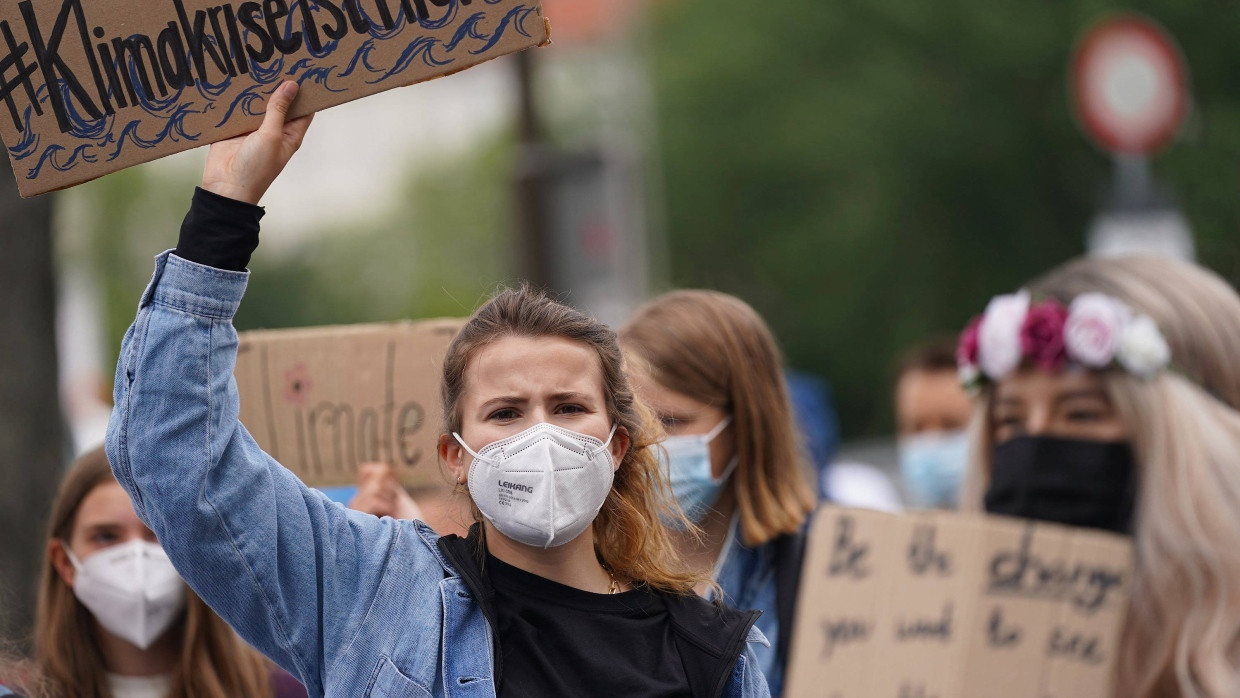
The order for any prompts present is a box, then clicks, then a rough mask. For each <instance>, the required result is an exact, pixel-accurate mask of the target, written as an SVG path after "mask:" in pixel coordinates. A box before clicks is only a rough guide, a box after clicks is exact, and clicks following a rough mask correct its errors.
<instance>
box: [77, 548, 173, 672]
mask: <svg viewBox="0 0 1240 698" xmlns="http://www.w3.org/2000/svg"><path fill="white" fill-rule="evenodd" d="M65 552H66V553H68V555H69V561H70V562H72V563H73V568H74V569H75V570H77V574H76V575H74V577H73V593H74V595H75V596H77V598H78V601H81V602H82V605H83V606H85V607H86V608H87V610H89V611H90V612H91V613H92V614H94V616H95V620H97V621H99V624H100V625H102V626H103V627H104V628H106V629H107V630H108V632H110V633H112V634H113V635H116V636H117V637H120V638H122V639H124V640H126V641H128V642H130V643H132V644H133V645H135V646H136V647H139V648H141V649H148V648H149V647H150V646H151V644H152V643H154V642H155V640H157V639H159V637H160V636H161V635H163V634H164V632H165V631H166V630H168V628H169V627H170V626H171V625H172V623H173V622H174V621H175V620H176V619H177V618H178V617H179V616H180V614H181V611H182V610H183V609H184V608H185V582H183V581H181V577H180V576H179V575H177V571H176V569H174V568H173V567H172V563H171V562H170V561H169V560H168V555H167V554H166V553H165V552H164V549H163V548H161V547H159V545H158V544H157V543H148V542H147V541H144V540H132V541H129V542H128V543H122V544H120V545H114V546H111V547H108V548H104V549H103V550H100V551H99V552H96V553H94V554H92V555H90V556H89V557H87V558H86V559H85V560H83V561H79V560H78V559H77V557H76V556H75V555H74V554H73V551H72V550H70V549H69V546H68V545H67V544H66V545H65Z"/></svg>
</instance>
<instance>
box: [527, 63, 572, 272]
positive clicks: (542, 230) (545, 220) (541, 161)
mask: <svg viewBox="0 0 1240 698" xmlns="http://www.w3.org/2000/svg"><path fill="white" fill-rule="evenodd" d="M516 69H517V91H518V95H519V104H518V108H519V110H518V128H517V134H518V139H519V154H518V161H517V177H516V194H517V244H518V247H519V250H518V258H519V259H520V260H521V268H520V270H519V271H520V274H521V276H522V277H523V278H525V279H526V280H527V281H529V282H530V283H532V284H534V285H535V286H536V287H538V288H546V289H548V290H551V291H553V292H556V291H563V290H564V289H558V288H555V283H554V282H555V279H554V261H553V255H554V250H553V249H552V246H551V231H550V217H549V215H548V210H547V209H548V204H549V196H548V193H547V183H548V178H549V175H550V173H549V172H548V155H547V147H546V142H545V140H544V135H543V131H542V124H541V122H540V120H539V117H538V105H537V103H536V101H535V100H536V97H535V92H534V80H535V65H534V54H533V52H532V51H522V52H521V53H518V54H517V55H516Z"/></svg>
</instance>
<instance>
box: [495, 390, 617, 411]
mask: <svg viewBox="0 0 1240 698" xmlns="http://www.w3.org/2000/svg"><path fill="white" fill-rule="evenodd" d="M550 398H551V400H552V401H553V402H567V401H573V400H575V401H577V402H587V403H593V402H594V398H593V397H591V396H590V395H587V394H585V393H579V392H577V391H575V390H565V391H562V392H558V393H554V394H552V395H551V396H550ZM527 402H529V398H527V397H523V396H520V395H501V396H499V397H494V398H491V399H490V400H487V401H486V402H484V403H482V405H481V406H480V407H479V408H478V409H479V410H482V411H487V410H490V409H493V408H495V407H499V406H501V405H524V404H525V403H527Z"/></svg>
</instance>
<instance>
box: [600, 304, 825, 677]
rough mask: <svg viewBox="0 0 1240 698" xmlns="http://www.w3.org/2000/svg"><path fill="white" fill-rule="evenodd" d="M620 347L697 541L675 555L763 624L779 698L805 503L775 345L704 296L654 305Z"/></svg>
mask: <svg viewBox="0 0 1240 698" xmlns="http://www.w3.org/2000/svg"><path fill="white" fill-rule="evenodd" d="M620 336H621V343H622V344H623V346H624V348H625V353H626V357H627V358H628V360H629V366H630V375H631V377H632V380H633V382H634V385H635V386H636V387H637V389H638V393H639V394H640V395H641V397H642V399H643V400H644V401H645V402H646V403H647V404H649V405H650V406H651V407H652V408H653V409H654V410H655V412H656V413H657V414H658V416H659V418H660V420H662V422H663V428H664V429H665V430H666V431H667V433H668V435H669V436H668V438H667V440H666V441H665V442H664V443H663V444H662V450H661V452H662V453H663V454H664V455H665V456H666V458H667V462H666V464H665V467H666V468H667V471H668V476H669V479H670V480H671V485H672V493H673V494H674V495H675V496H676V499H677V501H678V503H679V505H680V508H681V509H682V511H684V513H685V515H686V516H687V517H688V518H689V519H690V520H692V521H693V522H694V523H695V524H696V525H697V527H698V529H699V530H698V531H694V532H690V531H686V530H683V529H681V530H680V531H678V533H677V535H676V537H675V539H676V543H677V545H678V547H679V548H680V550H681V553H682V555H683V557H684V558H685V559H686V560H687V561H688V562H689V564H690V565H691V566H692V567H693V568H694V569H695V570H696V571H698V572H699V573H701V574H702V575H703V576H704V577H709V578H711V579H713V580H714V581H715V582H716V583H717V584H718V585H719V588H720V589H721V590H722V591H723V600H724V601H725V602H726V603H728V604H729V605H733V606H736V607H737V608H756V609H759V610H761V611H762V612H763V615H762V617H761V618H760V619H759V620H758V626H759V627H760V628H761V629H762V632H763V633H764V634H765V635H766V636H767V637H768V638H769V639H770V640H771V642H772V645H771V646H770V647H758V648H755V651H756V653H757V656H758V660H759V661H760V662H762V671H763V673H765V674H766V678H767V681H768V682H769V684H770V687H771V693H772V695H778V694H780V693H781V692H782V686H783V674H784V666H785V664H786V661H787V655H788V644H789V640H790V638H791V637H792V635H791V631H792V619H793V617H794V610H795V608H796V595H797V588H798V582H799V580H800V571H801V559H802V556H803V554H804V547H805V546H804V540H805V537H804V527H805V522H806V519H807V517H808V516H809V512H810V511H811V510H812V509H813V507H814V495H813V491H812V490H811V489H810V486H809V484H808V482H807V480H806V476H807V473H808V471H809V468H808V465H807V463H806V462H805V459H804V458H803V456H802V449H801V444H800V442H799V441H798V437H797V427H796V424H795V423H794V421H793V417H792V409H791V407H790V405H789V402H788V394H787V389H786V388H785V386H784V379H783V371H782V368H781V366H780V359H779V350H778V348H777V347H776V346H775V339H774V337H772V336H771V333H770V330H769V329H767V326H766V323H765V322H763V320H762V318H761V317H760V316H759V315H758V314H757V313H756V312H754V310H753V308H751V307H749V305H747V304H746V303H745V302H744V301H742V300H740V299H739V298H735V297H733V296H729V295H727V294H723V293H717V292H713V291H674V292H672V293H668V294H666V295H664V296H661V297H659V298H657V299H655V300H654V301H652V302H651V303H649V304H648V305H646V306H645V307H643V308H641V309H639V310H638V311H637V313H635V314H634V316H633V318H632V319H631V320H629V322H628V324H627V325H625V327H624V329H623V330H621V333H620ZM712 591H713V590H711V589H708V588H706V587H705V585H702V586H700V587H699V592H701V593H703V594H707V595H709V594H711V593H712Z"/></svg>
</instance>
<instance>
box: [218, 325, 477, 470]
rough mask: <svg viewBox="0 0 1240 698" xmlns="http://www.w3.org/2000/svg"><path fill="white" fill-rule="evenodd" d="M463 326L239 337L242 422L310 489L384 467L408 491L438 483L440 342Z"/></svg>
mask: <svg viewBox="0 0 1240 698" xmlns="http://www.w3.org/2000/svg"><path fill="white" fill-rule="evenodd" d="M463 324H464V320H450V319H449V320H426V321H422V322H403V323H395V324H377V325H352V326H344V327H324V328H312V329H296V330H267V331H259V332H246V333H243V334H242V335H241V337H240V346H239V348H238V353H237V367H236V371H235V372H234V373H235V375H236V378H237V389H238V391H239V392H240V394H241V422H242V423H243V424H244V425H245V427H246V429H248V430H249V432H250V433H251V434H252V435H253V436H254V439H255V440H256V441H258V444H259V445H260V446H262V447H263V450H265V451H267V453H269V454H271V456H272V457H273V458H275V459H276V460H277V461H279V462H280V463H281V464H282V465H284V466H285V467H286V468H288V469H289V470H292V471H293V472H294V473H296V474H297V475H298V476H299V477H300V478H301V479H302V481H304V482H305V483H306V484H308V485H311V486H314V487H332V486H340V485H353V484H356V482H357V467H358V465H359V464H361V463H366V462H370V461H383V462H387V463H390V464H391V465H392V467H394V468H395V469H396V472H397V475H398V476H399V477H400V479H401V481H402V482H403V483H404V484H405V485H406V486H408V487H422V486H434V485H443V484H445V483H446V480H445V477H444V476H443V475H442V473H441V471H440V468H439V460H438V456H437V451H436V443H437V441H438V437H439V426H440V425H439V421H440V417H439V415H440V411H439V410H440V403H439V397H440V396H439V384H440V380H441V378H442V369H443V359H444V355H445V354H446V353H447V350H448V344H450V343H451V341H452V338H453V337H455V336H456V333H457V331H458V330H460V328H461V326H462V325H463Z"/></svg>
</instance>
